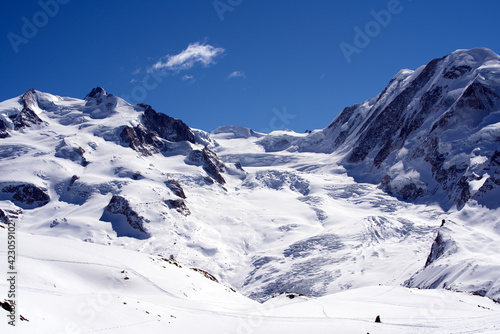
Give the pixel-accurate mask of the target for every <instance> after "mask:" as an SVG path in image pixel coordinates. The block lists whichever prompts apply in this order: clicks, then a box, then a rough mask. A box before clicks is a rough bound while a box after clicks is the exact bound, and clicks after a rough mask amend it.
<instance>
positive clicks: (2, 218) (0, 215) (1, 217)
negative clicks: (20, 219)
mask: <svg viewBox="0 0 500 334" xmlns="http://www.w3.org/2000/svg"><path fill="white" fill-rule="evenodd" d="M0 223H2V224H9V223H10V218H9V216H7V214H6V213H5V211H3V210H2V209H0Z"/></svg>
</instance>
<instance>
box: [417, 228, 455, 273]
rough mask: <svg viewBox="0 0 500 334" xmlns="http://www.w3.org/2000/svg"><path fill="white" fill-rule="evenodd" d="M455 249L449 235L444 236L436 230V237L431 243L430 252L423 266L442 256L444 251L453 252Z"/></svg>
mask: <svg viewBox="0 0 500 334" xmlns="http://www.w3.org/2000/svg"><path fill="white" fill-rule="evenodd" d="M456 249H457V247H456V245H455V243H454V242H453V240H452V239H451V238H450V237H449V236H444V235H443V233H442V232H438V234H437V236H436V239H434V242H433V243H432V246H431V252H430V253H429V256H427V261H426V262H425V266H424V268H427V267H428V266H429V265H431V264H432V263H433V262H434V261H436V260H437V259H438V258H440V257H441V256H444V255H445V253H446V252H449V253H455V252H456Z"/></svg>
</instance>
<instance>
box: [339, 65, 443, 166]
mask: <svg viewBox="0 0 500 334" xmlns="http://www.w3.org/2000/svg"><path fill="white" fill-rule="evenodd" d="M441 61H442V58H441V59H434V60H432V61H431V62H430V63H429V64H428V65H427V66H426V67H425V69H424V70H423V71H422V73H420V75H419V76H418V77H417V78H416V79H415V80H413V81H412V82H411V84H410V85H409V86H408V87H407V88H406V89H405V90H404V91H403V92H401V93H400V94H398V95H397V96H396V97H395V98H394V99H393V100H392V102H391V103H389V105H387V106H386V107H383V108H380V109H379V110H376V111H375V112H374V113H372V115H371V116H370V118H369V119H368V121H366V122H365V123H364V124H363V126H362V127H361V129H360V132H361V133H362V135H361V136H360V138H359V140H358V141H357V143H356V146H355V147H354V149H353V151H352V153H351V156H350V157H349V159H348V162H350V163H356V162H361V161H363V160H364V159H365V158H366V156H367V155H368V153H370V152H371V151H372V150H374V149H375V148H377V147H381V148H380V149H379V151H378V154H377V155H376V157H375V159H374V165H375V166H377V167H378V166H379V165H380V164H381V163H382V162H383V161H384V160H385V159H386V158H387V156H388V155H389V153H390V152H392V151H393V150H394V149H396V148H400V147H401V146H402V144H403V143H402V142H401V140H398V139H399V138H398V137H399V136H398V134H399V135H400V136H405V137H407V136H408V135H409V133H411V132H412V131H413V130H416V129H412V128H410V127H407V129H406V131H405V132H404V133H403V132H401V129H403V125H404V122H405V111H406V110H407V108H408V106H409V104H410V103H411V102H412V101H413V99H414V97H415V93H416V92H418V91H419V90H420V89H422V88H423V87H424V86H425V85H426V84H427V83H428V82H429V80H430V79H431V78H432V76H433V75H434V73H435V71H436V67H437V66H438V64H439V63H440V62H441Z"/></svg>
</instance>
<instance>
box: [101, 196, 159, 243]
mask: <svg viewBox="0 0 500 334" xmlns="http://www.w3.org/2000/svg"><path fill="white" fill-rule="evenodd" d="M116 216H119V217H116ZM101 220H104V221H110V222H111V224H112V227H113V230H114V231H115V232H116V234H117V236H118V237H122V236H125V237H132V238H137V239H147V238H149V237H150V234H149V233H148V232H147V231H146V230H145V229H144V226H143V225H144V223H145V222H146V219H145V218H144V217H142V216H140V215H139V214H138V213H137V212H135V211H134V210H133V209H132V207H131V206H130V203H129V202H128V200H127V199H126V198H124V197H122V196H118V195H114V196H113V197H112V198H111V200H110V201H109V204H108V205H107V206H106V208H105V209H104V213H103V216H102V217H101Z"/></svg>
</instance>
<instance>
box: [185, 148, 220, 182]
mask: <svg viewBox="0 0 500 334" xmlns="http://www.w3.org/2000/svg"><path fill="white" fill-rule="evenodd" d="M185 161H186V163H191V164H195V165H201V166H203V170H204V171H205V172H206V173H207V174H208V175H209V176H210V177H211V178H213V179H214V180H215V181H217V182H218V183H219V184H225V183H226V180H224V178H223V177H222V175H221V173H223V172H224V170H225V166H224V163H223V162H222V161H221V160H220V159H219V157H218V156H217V155H216V154H215V153H214V152H212V151H211V150H210V149H209V148H208V147H205V148H204V149H203V150H201V151H200V150H193V151H191V153H190V154H189V155H188V157H187V158H186V160H185Z"/></svg>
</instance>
